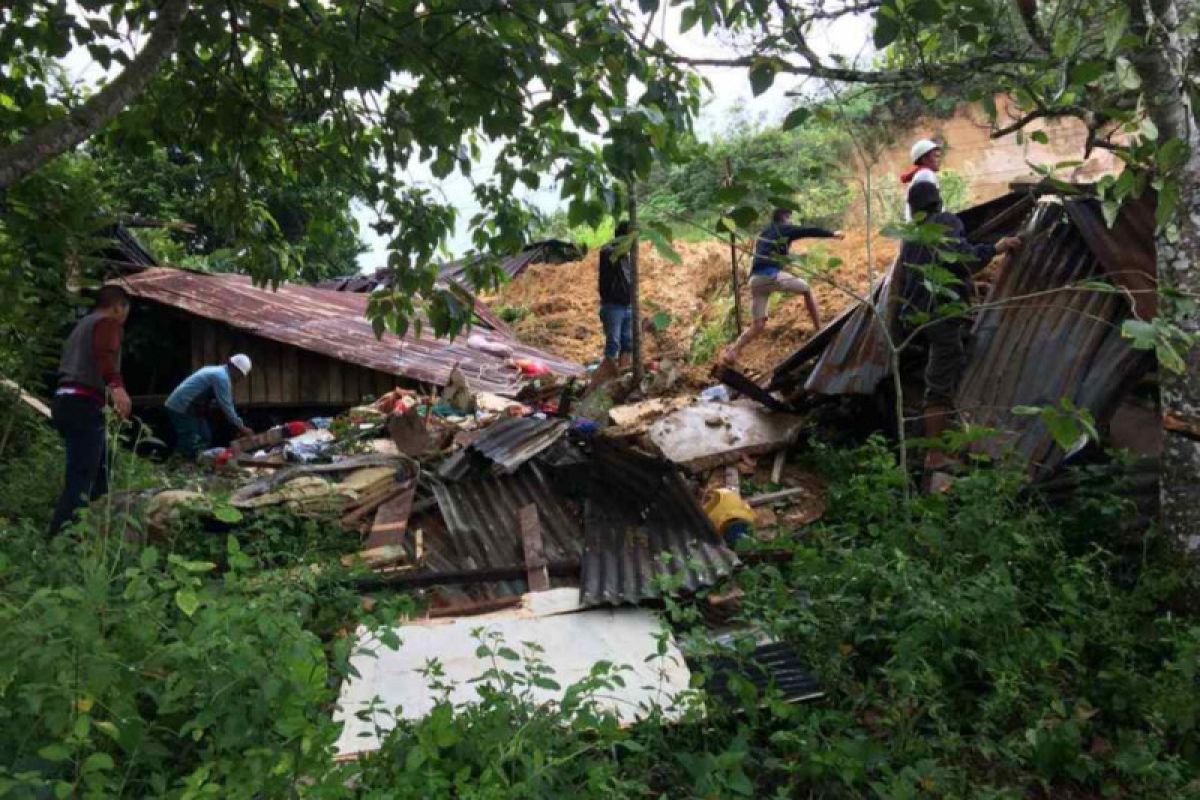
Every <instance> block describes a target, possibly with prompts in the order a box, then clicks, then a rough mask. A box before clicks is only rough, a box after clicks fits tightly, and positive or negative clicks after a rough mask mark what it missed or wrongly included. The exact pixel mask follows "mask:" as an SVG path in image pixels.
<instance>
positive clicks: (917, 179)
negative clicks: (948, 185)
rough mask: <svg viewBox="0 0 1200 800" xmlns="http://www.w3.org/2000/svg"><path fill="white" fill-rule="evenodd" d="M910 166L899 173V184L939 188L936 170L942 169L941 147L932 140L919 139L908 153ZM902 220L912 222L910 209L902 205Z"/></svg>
mask: <svg viewBox="0 0 1200 800" xmlns="http://www.w3.org/2000/svg"><path fill="white" fill-rule="evenodd" d="M909 155H910V156H911V157H912V166H910V167H909V168H908V169H906V170H904V172H902V173H900V182H901V183H903V184H905V185H906V186H907V185H910V184H911V185H915V184H918V183H932V184H933V185H934V186H935V187H937V188H939V189H940V188H941V183H940V181H938V175H937V174H938V170H940V169H941V168H942V146H941V145H940V144H938V143H937V142H935V141H933V140H932V139H920V140H919V141H917V143H916V144H914V145H913V146H912V149H911V150H910V151H909ZM904 219H906V220H912V207H911V206H910V205H909V204H908V202H907V201H905V203H904Z"/></svg>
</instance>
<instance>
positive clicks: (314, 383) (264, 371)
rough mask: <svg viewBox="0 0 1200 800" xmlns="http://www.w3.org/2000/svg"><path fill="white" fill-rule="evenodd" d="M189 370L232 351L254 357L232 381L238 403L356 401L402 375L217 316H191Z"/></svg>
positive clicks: (376, 393)
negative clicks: (288, 342)
mask: <svg viewBox="0 0 1200 800" xmlns="http://www.w3.org/2000/svg"><path fill="white" fill-rule="evenodd" d="M188 325H189V330H190V339H191V342H190V353H189V354H188V357H189V359H190V364H189V367H190V370H192V371H194V370H197V369H199V368H200V367H203V366H208V365H211V364H223V363H225V362H227V361H228V360H229V357H230V356H232V355H233V354H235V353H245V354H246V355H248V356H250V360H251V361H252V362H253V363H254V367H253V369H251V370H250V377H249V378H248V379H247V380H244V381H239V382H237V383H235V384H234V387H233V398H234V402H235V403H236V404H237V405H238V406H239V407H241V406H246V407H252V406H256V407H262V406H290V405H298V406H304V405H308V406H312V405H333V406H339V405H344V406H350V405H357V404H358V403H360V402H361V401H362V399H363V398H364V397H365V396H367V395H370V396H372V397H378V396H380V395H381V394H384V393H385V392H388V391H391V389H392V388H394V387H395V386H396V385H398V384H402V383H403V382H404V381H403V380H402V379H401V378H399V377H397V376H395V375H389V374H388V373H386V372H380V371H378V370H372V369H367V368H364V367H360V366H358V365H355V364H350V363H347V362H344V361H338V360H336V359H333V358H329V357H327V356H323V355H320V354H318V353H311V352H309V351H307V350H301V349H300V348H297V347H292V346H290V345H284V344H279V343H278V342H273V341H270V340H268V339H262V338H260V337H257V336H253V335H250V334H247V333H244V332H242V331H239V330H236V329H233V328H230V327H229V326H227V325H224V324H222V323H219V322H213V321H210V320H202V319H192V320H190V322H189V323H188Z"/></svg>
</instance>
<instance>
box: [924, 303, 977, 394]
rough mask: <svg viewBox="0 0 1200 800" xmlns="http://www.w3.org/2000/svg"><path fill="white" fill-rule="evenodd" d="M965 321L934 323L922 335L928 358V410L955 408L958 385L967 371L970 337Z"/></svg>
mask: <svg viewBox="0 0 1200 800" xmlns="http://www.w3.org/2000/svg"><path fill="white" fill-rule="evenodd" d="M969 331H970V326H969V324H968V323H967V321H966V320H963V319H946V320H941V321H939V322H934V323H931V324H930V325H929V326H928V327H926V328H924V329H923V330H922V331H921V337H922V338H923V339H924V340H925V346H926V347H927V348H928V351H929V352H928V355H927V356H926V361H925V406H926V407H927V408H928V407H931V406H943V407H946V408H953V407H954V395H955V393H956V392H957V391H958V382H959V381H960V380H961V379H962V376H963V373H964V372H965V371H966V369H967V336H968V334H969Z"/></svg>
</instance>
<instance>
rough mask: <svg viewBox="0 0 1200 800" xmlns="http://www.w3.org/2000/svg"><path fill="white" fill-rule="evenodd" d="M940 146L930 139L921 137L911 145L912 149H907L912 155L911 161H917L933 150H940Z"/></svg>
mask: <svg viewBox="0 0 1200 800" xmlns="http://www.w3.org/2000/svg"><path fill="white" fill-rule="evenodd" d="M941 148H942V146H941V145H940V144H938V143H937V142H935V141H933V140H932V139H921V140H920V141H918V142H917V143H916V144H914V145H913V146H912V150H911V151H909V152H910V154H911V155H912V163H914V164H915V163H917V162H918V161H920V160H921V159H922V158H924V157H925V156H926V155H928V154H929V153H932V152H933V151H934V150H940V149H941Z"/></svg>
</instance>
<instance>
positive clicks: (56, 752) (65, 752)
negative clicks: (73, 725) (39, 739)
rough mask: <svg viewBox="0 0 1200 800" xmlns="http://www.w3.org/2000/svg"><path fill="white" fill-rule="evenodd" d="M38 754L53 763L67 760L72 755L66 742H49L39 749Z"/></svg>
mask: <svg viewBox="0 0 1200 800" xmlns="http://www.w3.org/2000/svg"><path fill="white" fill-rule="evenodd" d="M37 753H38V755H39V756H41V757H42V758H44V759H46V760H47V761H50V762H52V763H55V764H57V763H59V762H62V761H66V760H67V759H68V758H70V757H71V751H70V750H69V749H67V746H66V745H65V744H57V743H56V744H48V745H46V746H45V747H43V748H41V749H40V750H38V751H37Z"/></svg>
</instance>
